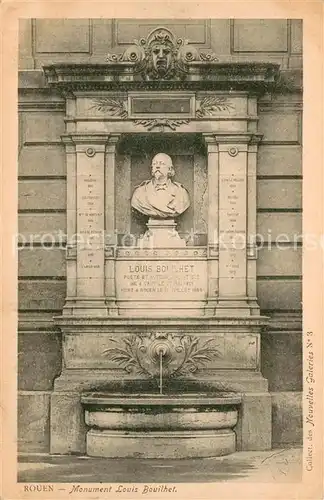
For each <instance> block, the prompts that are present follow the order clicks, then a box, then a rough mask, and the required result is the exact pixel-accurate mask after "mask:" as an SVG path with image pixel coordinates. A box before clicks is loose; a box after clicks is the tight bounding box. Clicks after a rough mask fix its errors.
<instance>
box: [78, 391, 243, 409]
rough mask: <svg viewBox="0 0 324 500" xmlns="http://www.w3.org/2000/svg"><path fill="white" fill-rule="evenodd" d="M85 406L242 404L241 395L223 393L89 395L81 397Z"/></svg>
mask: <svg viewBox="0 0 324 500" xmlns="http://www.w3.org/2000/svg"><path fill="white" fill-rule="evenodd" d="M81 402H82V403H83V404H84V405H96V404H98V405H105V404H106V405H109V406H112V405H113V406H121V405H124V406H165V405H169V406H188V405H197V406H209V405H222V406H223V405H238V404H240V403H241V402H242V396H241V394H233V393H227V394H226V393H225V394H224V393H222V394H217V395H213V394H211V395H208V394H181V393H179V394H165V395H160V394H149V393H143V394H131V395H129V396H127V395H125V393H124V394H105V393H89V394H83V395H82V396H81Z"/></svg>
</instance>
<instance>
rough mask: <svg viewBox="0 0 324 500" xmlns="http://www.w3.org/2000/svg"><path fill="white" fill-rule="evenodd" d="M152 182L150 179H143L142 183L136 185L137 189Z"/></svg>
mask: <svg viewBox="0 0 324 500" xmlns="http://www.w3.org/2000/svg"><path fill="white" fill-rule="evenodd" d="M150 182H151V181H150V180H147V181H143V182H141V183H140V184H138V185H137V186H135V189H138V188H140V187H143V186H147V184H149V183H150Z"/></svg>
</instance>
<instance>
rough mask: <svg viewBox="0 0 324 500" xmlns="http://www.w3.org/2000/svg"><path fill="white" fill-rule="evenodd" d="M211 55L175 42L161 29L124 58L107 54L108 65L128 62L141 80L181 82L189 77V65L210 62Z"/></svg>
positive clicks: (168, 32)
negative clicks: (133, 66) (187, 75)
mask: <svg viewBox="0 0 324 500" xmlns="http://www.w3.org/2000/svg"><path fill="white" fill-rule="evenodd" d="M216 60H217V57H216V55H215V54H213V53H202V52H200V51H198V50H197V49H196V47H194V46H193V45H190V44H189V43H188V41H187V40H184V39H182V38H177V37H176V36H175V34H174V33H172V31H171V30H169V29H168V28H165V27H164V26H159V27H157V28H155V29H154V30H153V31H151V32H150V33H149V34H148V36H147V37H146V38H141V39H140V40H135V41H134V45H132V46H130V47H128V48H127V49H126V50H125V52H124V53H123V54H108V56H107V62H109V63H112V64H116V63H118V62H124V63H125V62H131V63H134V65H135V72H136V73H139V74H140V75H141V78H142V79H143V80H182V79H184V78H185V77H186V74H187V73H188V64H189V63H193V62H196V61H200V62H211V61H216Z"/></svg>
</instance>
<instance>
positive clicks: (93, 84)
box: [43, 61, 284, 93]
mask: <svg viewBox="0 0 324 500" xmlns="http://www.w3.org/2000/svg"><path fill="white" fill-rule="evenodd" d="M43 69H44V72H45V77H46V81H47V84H48V85H49V87H51V88H55V89H57V90H60V91H63V92H67V91H72V92H73V91H91V90H93V91H94V90H118V91H119V92H120V91H127V90H158V91H161V90H234V91H235V90H245V91H249V92H257V93H264V92H272V91H274V90H277V91H280V88H281V87H284V82H282V81H280V80H281V79H280V73H279V64H275V63H270V62H235V63H233V62H228V63H224V62H215V61H212V62H210V61H193V62H190V63H188V71H187V73H186V75H185V78H183V79H181V80H176V79H174V80H162V79H161V80H159V79H156V80H143V78H142V77H141V76H140V75H139V74H138V73H137V71H136V65H135V63H132V62H124V61H121V62H115V63H112V62H110V63H106V64H68V63H64V64H63V63H60V64H52V65H49V66H44V68H43Z"/></svg>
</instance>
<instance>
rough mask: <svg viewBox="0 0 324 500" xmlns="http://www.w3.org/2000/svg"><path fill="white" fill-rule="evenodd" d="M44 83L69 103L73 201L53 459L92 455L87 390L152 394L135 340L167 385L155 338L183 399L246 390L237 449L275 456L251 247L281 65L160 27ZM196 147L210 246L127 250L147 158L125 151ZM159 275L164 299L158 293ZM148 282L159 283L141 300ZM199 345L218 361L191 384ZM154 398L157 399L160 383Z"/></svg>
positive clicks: (56, 68)
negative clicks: (131, 357) (163, 145)
mask: <svg viewBox="0 0 324 500" xmlns="http://www.w3.org/2000/svg"><path fill="white" fill-rule="evenodd" d="M44 71H45V75H46V78H47V83H48V86H49V88H50V89H54V90H55V91H59V92H62V93H63V95H64V96H65V98H66V120H65V121H66V130H65V134H64V135H63V137H62V140H63V142H64V144H65V147H66V159H67V193H68V196H67V232H68V234H67V240H68V246H67V262H66V264H67V297H66V304H65V307H64V309H63V313H62V316H60V317H58V318H56V322H57V324H58V325H59V326H60V328H61V330H62V332H63V334H64V336H63V338H64V340H63V353H64V354H63V357H64V360H63V361H64V362H63V367H64V368H63V370H62V373H61V375H60V377H58V378H57V379H56V381H55V386H54V393H53V395H52V401H51V413H52V414H51V447H52V452H54V453H71V452H84V451H85V435H86V427H85V425H84V418H83V407H82V404H81V395H82V393H83V392H84V391H107V390H109V391H110V392H113V393H114V392H119V393H123V392H124V391H126V388H127V387H132V388H133V389H134V391H135V390H140V391H141V390H143V387H146V388H147V385H146V384H147V379H146V376H145V374H143V373H142V374H141V373H140V374H139V373H134V372H131V373H130V372H128V371H127V370H125V369H123V368H122V367H121V366H119V365H118V363H116V360H117V358H116V357H115V358H114V359H112V357H111V356H114V355H116V351H112V349H116V348H117V349H118V348H119V349H122V350H124V351H125V349H126V350H127V348H126V347H127V345H128V344H127V342H130V339H132V341H133V340H134V339H135V340H134V342H135V344H136V346H137V347H138V350H137V351H136V352H138V353H139V354H140V355H142V354H143V352H144V351H145V352H146V353H149V356H148V357H146V358H145V357H143V356H142V357H141V358H140V365H141V366H142V368H143V367H144V368H145V369H146V372H149V374H150V375H152V373H153V375H154V377H156V375H157V371H156V370H157V368H156V367H157V365H156V364H154V363H155V362H156V361H157V359H156V356H157V355H158V353H157V351H154V350H153V351H154V352H153V351H152V345H153V344H154V341H155V340H154V339H157V337H156V334H158V335H159V337H158V340H159V342H160V343H159V345H160V347H161V349H160V350H159V353H160V352H162V354H163V353H164V356H166V357H165V359H164V362H165V363H164V369H165V373H164V375H165V376H166V377H167V378H168V377H169V379H170V380H171V379H172V384H171V386H172V390H174V389H175V388H176V387H177V386H178V388H179V387H180V388H181V391H182V392H183V391H186V390H191V391H193V390H196V391H198V392H199V393H204V394H205V393H209V392H213V391H214V392H215V391H217V390H222V391H234V392H239V393H240V395H241V396H242V397H241V399H240V401H241V403H240V404H241V406H240V408H241V410H242V411H241V410H240V411H239V413H238V423H237V426H236V436H237V445H236V447H237V449H243V450H248V449H249V450H251V449H259V450H261V449H267V448H268V447H269V446H270V442H271V406H270V395H269V393H268V388H267V381H266V380H265V379H264V378H263V377H262V375H261V371H260V334H261V330H262V328H263V327H264V326H265V325H266V318H264V317H261V316H260V310H259V306H258V303H257V296H256V257H257V255H256V249H255V246H254V244H253V243H251V242H250V238H251V237H253V235H255V233H256V162H257V147H258V143H259V142H260V141H261V140H262V137H261V136H260V135H259V134H258V107H257V101H258V96H259V95H261V94H262V93H264V92H271V91H274V90H275V89H277V90H278V88H279V84H278V81H279V79H278V76H279V67H278V65H276V64H272V63H264V62H255V61H254V62H244V63H233V62H230V63H226V62H219V61H218V60H217V57H216V56H215V55H214V54H211V53H202V52H200V51H198V50H197V49H196V48H194V47H192V46H190V45H189V44H188V43H186V41H184V40H181V39H178V38H177V37H176V36H175V35H174V34H173V33H172V32H171V31H170V30H169V29H167V28H164V27H160V28H158V29H156V30H154V31H153V32H152V33H150V34H149V35H148V37H147V38H146V39H143V40H139V41H138V42H136V43H135V44H134V46H131V47H129V48H127V49H126V51H125V52H124V53H123V54H118V55H109V56H108V57H107V61H106V62H105V63H103V64H95V65H90V64H55V65H51V66H47V67H45V68H44ZM134 137H135V141H134ZM186 138H191V139H190V140H191V141H192V143H195V144H196V143H197V142H198V143H199V144H200V147H199V148H198V150H193V152H189V151H188V152H187V153H189V155H190V154H192V163H191V167H190V168H191V169H192V172H191V174H192V179H193V180H192V191H191V193H190V196H191V199H192V213H191V215H190V217H191V218H189V219H190V223H192V225H193V228H194V230H195V231H196V232H200V233H201V234H203V238H202V239H200V240H199V241H194V243H192V242H189V244H186V246H184V247H183V248H180V247H179V248H169V247H168V248H161V247H160V248H152V249H146V248H138V247H137V246H136V245H133V247H132V246H129V245H128V244H123V243H122V241H121V237H123V235H124V234H126V233H128V232H131V233H132V231H133V230H134V227H135V226H134V221H133V219H132V214H131V208H130V198H131V187H132V184H131V176H132V168H133V167H134V165H136V161H134V158H135V157H136V154H137V152H136V148H135V149H134V148H133V146H131V147H130V150H129V151H125V150H123V147H122V146H123V145H124V144H125V143H127V142H128V143H129V144H130V143H132V141H133V144H134V143H137V144H142V145H143V148H144V152H145V151H146V153H147V154H149V156H150V155H151V153H152V155H153V152H154V153H157V152H160V151H159V150H156V151H153V150H154V147H152V145H154V144H155V143H157V142H158V141H159V140H160V141H162V142H163V140H165V141H169V142H170V144H173V145H175V146H174V147H175V150H174V151H173V150H172V148H171V150H170V151H169V153H171V156H172V154H175V155H177V154H178V155H180V156H181V154H183V152H182V153H181V154H180V153H179V149H178V150H177V149H176V148H177V147H178V148H179V147H180V146H179V145H180V143H182V142H183V141H186ZM154 141H157V142H154ZM147 144H150V145H151V150H150V152H148V150H145V147H146V146H145V145H147ZM150 160H151V156H150V157H149V161H150ZM137 165H139V163H137ZM179 171H180V170H179ZM137 172H138V171H137ZM133 174H134V172H133ZM134 175H135V174H134ZM135 176H136V175H135ZM195 176H196V177H195ZM198 178H199V179H200V181H199V182H200V183H197V182H195V181H196V180H197V179H198ZM139 180H145V179H139ZM186 182H187V180H186V176H185V178H184V179H183V183H184V184H186ZM120 186H124V188H123V189H121V188H120ZM185 187H186V186H185ZM247 193H248V195H247ZM189 219H188V220H189ZM76 235H78V238H77V239H76V238H75V236H76ZM80 236H81V238H79V237H80ZM236 240H238V241H239V243H240V244H239V245H235V241H236ZM242 241H243V243H245V244H244V245H243V246H242V245H241V243H242ZM143 266H146V268H144V267H143ZM161 273H162V274H163V276H164V278H163V279H164V281H165V283H166V285H165V284H164V285H163V286H164V287H165V286H166V289H165V290H164V291H162V293H161V291H157V290H155V291H154V290H152V289H154V286H153V283H156V281H157V279H158V278H160V277H161ZM142 275H145V279H144V278H143V279H144V281H146V282H148V285H147V286H145V287H144V286H143V287H142V291H140V290H141V286H139V284H138V283H137V284H136V282H139V280H141V279H142V278H141V276H142ZM129 276H130V277H129ZM134 276H136V277H134ZM137 276H140V278H138V277H137ZM183 276H185V277H186V278H185V279H184V278H183ZM185 280H186V281H185ZM131 283H135V285H131ZM170 283H171V285H170ZM188 283H189V284H188ZM168 286H169V287H171V288H168ZM171 292H172V293H171ZM134 335H135V337H134ZM139 336H140V338H139ZM112 339H113V340H116V341H118V342H119V344H118V345H119V347H118V346H117V347H116V345H114V341H113V340H112ZM184 339H185V340H184ZM125 341H126V344H125ZM122 342H124V344H125V345H124V346H122V347H121V344H120V343H122ZM215 342H216V344H217V356H214V355H213V352H214V351H213V349H216V347H212V346H215ZM152 343H153V344H152ZM183 343H184V344H183ZM193 343H195V344H194V345H196V346H197V345H199V346H201V347H200V348H201V349H203V350H204V352H203V353H201V354H202V355H203V356H204V360H205V361H206V363H196V364H195V366H194V368H195V369H194V370H193V371H192V372H190V370H189V372H190V373H189V372H188V363H187V362H186V361H185V360H186V359H187V358H186V353H188V352H189V351H190V349H191V348H192V347H193ZM132 346H133V347H134V345H133V344H132ZM143 349H144V351H143ZM104 351H106V355H105V354H104ZM190 352H191V351H190ZM215 352H216V351H215ZM107 353H108V356H107ZM109 353H110V354H109ZM119 354H120V353H119ZM193 354H194V353H193ZM117 357H118V356H117ZM152 359H153V361H154V363H153V365H152V364H150V365H149V366H148V365H146V363H147V362H149V361H150V362H153V361H152ZM195 359H196V360H197V359H198V358H197V356H196V358H195ZM199 359H202V358H199ZM117 361H118V360H117ZM126 361H127V360H126ZM167 361H168V363H167ZM152 366H153V368H152ZM185 368H186V369H185ZM152 370H153V371H152ZM144 372H145V370H144ZM178 372H179V373H178ZM180 372H181V377H180ZM154 377H153V378H154ZM170 383H171V382H170ZM149 387H150V390H151V391H156V390H157V387H156V384H155V385H151V386H149ZM178 390H180V389H178ZM84 401H86V403H84V404H86V405H89V404H90V403H89V400H87V399H83V402H84ZM98 404H99V403H98ZM235 404H236V403H235ZM237 404H238V403H237ZM87 408H88V409H87V411H88V410H89V411H90V412H91V411H92V410H91V408H90V409H89V407H88V406H87ZM235 411H236V410H235ZM91 418H92V417H91ZM66 425H68V426H69V432H68V433H66ZM250 429H252V430H253V434H252V432H250ZM231 436H232V437H233V434H231ZM231 439H232V438H231ZM231 442H232V441H231ZM231 449H232V444H231Z"/></svg>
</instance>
